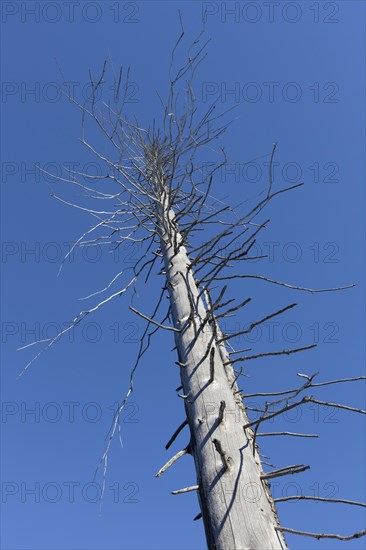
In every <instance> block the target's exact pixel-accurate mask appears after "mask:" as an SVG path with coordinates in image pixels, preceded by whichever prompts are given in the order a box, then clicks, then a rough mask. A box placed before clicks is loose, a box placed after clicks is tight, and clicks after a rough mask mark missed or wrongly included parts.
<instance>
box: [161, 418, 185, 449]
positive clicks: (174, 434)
mask: <svg viewBox="0 0 366 550" xmlns="http://www.w3.org/2000/svg"><path fill="white" fill-rule="evenodd" d="M187 424H188V420H187V419H185V420H184V421H183V422H182V424H181V425H180V426H178V428H177V429H176V430H175V432H174V433H173V435H172V437H171V438H170V439H169V441H168V443H167V444H166V445H165V448H166V450H168V449H169V447H170V446H171V445H172V443H173V442H174V441H175V440H176V438H177V437H178V435H179V434H180V432H181V431H182V430H183V428H185V426H187Z"/></svg>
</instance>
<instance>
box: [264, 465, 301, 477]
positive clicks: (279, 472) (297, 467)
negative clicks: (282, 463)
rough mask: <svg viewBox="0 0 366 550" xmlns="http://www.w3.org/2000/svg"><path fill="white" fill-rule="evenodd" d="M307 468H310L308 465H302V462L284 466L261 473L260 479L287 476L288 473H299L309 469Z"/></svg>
mask: <svg viewBox="0 0 366 550" xmlns="http://www.w3.org/2000/svg"><path fill="white" fill-rule="evenodd" d="M309 469H310V466H304V465H303V464H295V465H294V466H286V468H280V469H279V470H273V471H272V472H269V473H268V474H264V475H262V476H261V479H271V478H273V477H281V476H287V475H289V474H300V473H301V472H305V470H309Z"/></svg>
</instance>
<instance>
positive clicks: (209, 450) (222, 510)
mask: <svg viewBox="0 0 366 550" xmlns="http://www.w3.org/2000/svg"><path fill="white" fill-rule="evenodd" d="M159 210H160V215H159V220H160V223H159V225H160V228H159V231H160V239H161V249H162V254H163V257H164V262H165V270H166V278H167V284H168V290H169V295H170V304H171V314H172V319H173V324H174V327H175V328H176V329H178V330H179V332H175V342H176V347H177V351H178V357H179V364H180V374H181V382H182V386H183V393H184V395H185V396H186V397H185V400H184V402H185V410H186V415H187V420H188V424H189V428H190V433H191V440H190V452H191V454H192V456H193V458H194V461H195V466H196V472H197V485H198V495H199V501H200V506H201V511H202V516H203V521H204V526H205V531H206V538H207V545H208V548H209V549H215V550H272V549H285V548H287V546H286V543H285V541H284V538H283V535H282V534H281V533H280V532H279V531H277V530H276V529H275V527H278V526H279V522H278V519H277V514H276V509H275V505H274V503H273V500H272V498H271V496H270V493H269V485H268V483H267V482H266V481H265V480H262V479H261V476H262V475H263V470H262V467H261V463H260V459H259V456H258V453H257V452H256V451H255V452H254V453H253V441H252V437H251V436H252V432H251V431H249V430H247V431H246V432H244V430H243V425H244V424H246V423H247V421H248V420H247V416H246V413H245V411H244V407H243V405H242V403H241V400H240V396H238V395H237V396H235V395H234V391H235V389H236V384H235V376H234V372H233V369H232V367H231V366H230V365H224V363H226V362H227V361H228V357H229V356H228V353H227V351H226V347H225V345H224V344H223V343H221V344H220V343H218V342H217V332H216V331H215V325H216V323H215V321H213V322H212V321H211V322H207V321H205V319H206V315H207V311H206V306H205V303H204V301H203V299H202V297H200V296H199V294H200V291H199V289H198V288H197V285H196V282H195V280H194V275H193V272H192V269H190V261H189V257H188V254H187V251H186V248H185V247H184V246H183V245H182V244H181V243H182V237H181V235H180V233H179V231H178V227H177V223H176V221H175V216H174V212H173V210H171V209H170V208H169V201H168V196H167V192H164V193H163V196H162V201H161V205H160V207H159ZM215 332H216V334H215Z"/></svg>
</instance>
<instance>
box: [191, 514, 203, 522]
mask: <svg viewBox="0 0 366 550" xmlns="http://www.w3.org/2000/svg"><path fill="white" fill-rule="evenodd" d="M201 518H202V512H200V513H199V514H197V515H196V517H194V518H193V521H197V520H198V519H201Z"/></svg>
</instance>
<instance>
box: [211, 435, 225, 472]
mask: <svg viewBox="0 0 366 550" xmlns="http://www.w3.org/2000/svg"><path fill="white" fill-rule="evenodd" d="M212 443H213V444H214V446H215V449H216V451H217V452H218V453H219V455H220V457H221V462H222V465H223V468H224V470H225V471H226V470H227V469H228V468H229V461H228V457H227V456H226V453H225V451H224V450H223V448H222V446H221V443H220V441H219V440H218V439H213V440H212Z"/></svg>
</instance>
